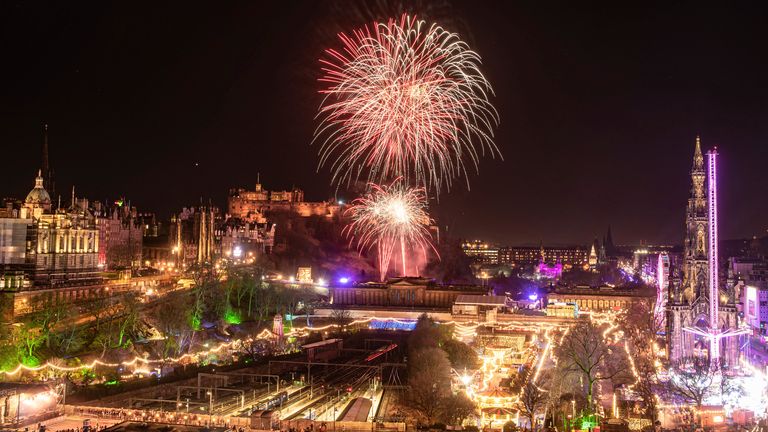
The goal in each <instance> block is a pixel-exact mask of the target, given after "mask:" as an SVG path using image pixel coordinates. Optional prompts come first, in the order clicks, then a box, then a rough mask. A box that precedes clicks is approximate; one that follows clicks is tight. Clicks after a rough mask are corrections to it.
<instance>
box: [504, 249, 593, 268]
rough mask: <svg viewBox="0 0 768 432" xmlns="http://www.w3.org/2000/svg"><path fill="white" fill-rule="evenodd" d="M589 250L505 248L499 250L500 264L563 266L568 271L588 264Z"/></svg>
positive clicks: (514, 265)
mask: <svg viewBox="0 0 768 432" xmlns="http://www.w3.org/2000/svg"><path fill="white" fill-rule="evenodd" d="M588 256H589V250H588V249H587V248H586V247H584V246H539V247H535V246H505V247H501V248H499V264H508V265H512V266H513V267H526V266H536V265H538V264H539V263H541V262H544V263H546V264H548V265H554V264H557V263H560V264H562V265H563V266H564V267H565V268H566V269H567V268H570V267H582V266H583V265H584V264H586V263H587V258H588Z"/></svg>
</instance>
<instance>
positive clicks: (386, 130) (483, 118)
mask: <svg viewBox="0 0 768 432" xmlns="http://www.w3.org/2000/svg"><path fill="white" fill-rule="evenodd" d="M339 37H340V39H341V42H342V44H343V48H342V49H341V50H340V51H337V50H333V49H330V50H327V51H326V54H327V56H326V58H325V59H321V60H320V62H321V64H322V71H323V76H322V78H320V81H321V82H322V83H323V84H324V85H326V87H325V88H324V89H322V90H321V91H320V93H321V94H324V95H325V99H324V101H323V104H322V105H321V107H320V110H319V113H318V118H319V119H320V124H319V126H318V128H317V130H316V132H315V141H318V142H321V148H320V163H319V165H320V167H323V166H325V165H329V166H330V169H331V171H332V175H333V182H334V183H336V184H337V185H342V184H349V183H351V182H353V181H356V180H358V179H360V177H361V175H362V176H363V177H366V176H367V178H365V180H367V181H368V182H373V183H383V182H387V181H390V180H391V179H393V178H397V177H402V178H403V179H404V181H405V183H406V184H416V185H419V186H422V187H424V189H426V190H430V191H431V190H433V189H434V191H435V192H436V193H437V194H439V192H440V189H441V187H443V186H444V187H446V188H447V189H450V186H451V183H452V180H453V179H456V178H458V177H464V178H466V174H467V171H466V166H465V161H466V160H468V161H469V163H471V164H472V165H473V166H474V168H475V170H476V171H477V165H478V161H479V158H480V157H481V156H483V155H484V154H485V153H486V152H488V153H490V154H491V156H495V155H499V156H500V157H501V153H500V152H499V150H498V148H497V147H496V145H495V144H494V142H493V129H494V128H495V126H496V125H497V124H498V114H497V112H496V110H495V109H494V107H493V105H491V103H490V101H489V95H491V94H493V90H492V88H491V85H490V84H489V83H488V81H487V80H486V79H485V77H484V76H483V74H482V73H481V72H480V69H479V67H480V56H479V55H478V54H477V53H475V52H474V51H472V50H470V49H469V47H468V45H467V44H466V43H465V42H463V41H462V40H461V39H459V37H458V35H457V34H455V33H451V32H448V31H446V30H445V29H443V28H442V27H440V26H437V25H431V26H428V25H427V23H426V22H425V21H422V20H417V19H416V18H415V17H411V16H408V15H403V16H402V17H401V18H400V19H399V20H396V19H390V20H389V21H388V22H387V23H378V24H375V25H374V27H373V31H371V30H370V29H369V28H368V27H364V28H362V29H359V30H356V31H354V32H353V33H352V34H351V35H345V34H340V35H339ZM363 173H367V174H365V175H364V174H363ZM467 186H469V183H468V180H467Z"/></svg>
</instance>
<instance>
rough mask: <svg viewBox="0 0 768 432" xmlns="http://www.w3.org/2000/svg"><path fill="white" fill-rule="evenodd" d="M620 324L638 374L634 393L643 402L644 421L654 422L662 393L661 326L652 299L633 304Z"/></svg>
mask: <svg viewBox="0 0 768 432" xmlns="http://www.w3.org/2000/svg"><path fill="white" fill-rule="evenodd" d="M618 324H619V327H620V328H621V329H622V331H623V332H624V336H625V337H626V339H627V342H628V344H629V347H630V349H631V352H632V356H633V360H634V364H635V370H636V371H637V376H636V382H635V383H634V385H633V386H632V390H633V391H634V393H635V394H636V395H637V396H638V397H639V398H640V399H641V400H642V402H643V407H644V417H645V418H647V419H648V420H651V421H652V422H655V421H656V419H657V414H658V409H657V405H658V399H657V395H658V394H659V392H660V391H661V388H660V381H659V377H658V375H657V371H656V358H657V350H656V347H657V344H656V335H657V334H658V332H659V330H660V325H661V322H660V321H659V320H658V318H657V317H656V316H655V314H654V301H653V299H652V298H643V299H640V300H637V301H633V302H631V303H630V304H629V305H628V307H627V308H626V309H625V310H624V312H623V313H622V314H621V315H620V316H619V320H618Z"/></svg>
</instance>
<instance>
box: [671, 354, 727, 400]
mask: <svg viewBox="0 0 768 432" xmlns="http://www.w3.org/2000/svg"><path fill="white" fill-rule="evenodd" d="M720 377H721V374H720V370H719V366H716V367H712V364H711V362H710V361H709V359H708V358H706V357H687V358H682V359H680V360H678V361H677V362H676V363H674V364H673V365H672V368H671V372H670V378H669V381H667V385H666V389H667V391H668V393H669V395H671V396H672V397H673V398H675V399H677V400H678V401H680V402H682V403H686V404H691V405H696V408H697V411H700V410H701V406H702V404H703V403H704V401H705V400H706V399H708V398H710V397H713V396H716V395H717V394H719V392H720V388H719V386H718V385H716V384H717V381H718V379H719V378H720ZM723 379H727V378H726V377H723Z"/></svg>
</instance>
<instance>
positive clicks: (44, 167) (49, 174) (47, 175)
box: [40, 123, 56, 194]
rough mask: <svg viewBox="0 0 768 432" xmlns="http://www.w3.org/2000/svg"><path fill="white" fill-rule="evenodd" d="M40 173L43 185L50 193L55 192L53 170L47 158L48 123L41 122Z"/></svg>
mask: <svg viewBox="0 0 768 432" xmlns="http://www.w3.org/2000/svg"><path fill="white" fill-rule="evenodd" d="M40 167H41V175H42V177H43V185H44V186H45V188H46V189H47V190H48V192H50V193H51V194H55V192H56V187H55V185H54V182H53V170H52V169H51V164H50V161H49V159H48V123H43V148H42V154H41V161H40Z"/></svg>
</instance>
